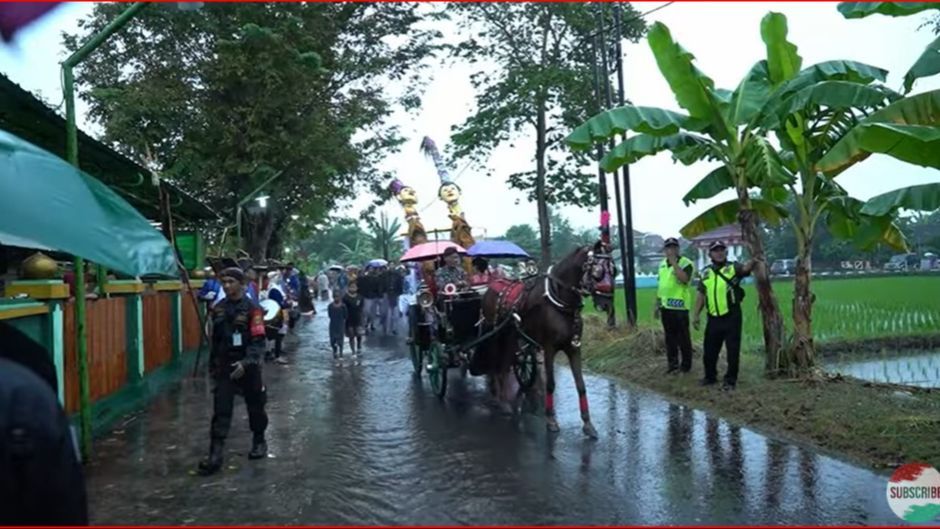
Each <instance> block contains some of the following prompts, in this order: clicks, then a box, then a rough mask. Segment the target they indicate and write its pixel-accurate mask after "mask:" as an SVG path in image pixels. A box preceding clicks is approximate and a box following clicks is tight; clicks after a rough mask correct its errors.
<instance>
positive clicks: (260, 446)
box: [248, 436, 268, 459]
mask: <svg viewBox="0 0 940 529" xmlns="http://www.w3.org/2000/svg"><path fill="white" fill-rule="evenodd" d="M267 456H268V443H266V442H265V441H264V437H258V436H255V437H254V439H252V441H251V452H248V459H264V458H265V457H267Z"/></svg>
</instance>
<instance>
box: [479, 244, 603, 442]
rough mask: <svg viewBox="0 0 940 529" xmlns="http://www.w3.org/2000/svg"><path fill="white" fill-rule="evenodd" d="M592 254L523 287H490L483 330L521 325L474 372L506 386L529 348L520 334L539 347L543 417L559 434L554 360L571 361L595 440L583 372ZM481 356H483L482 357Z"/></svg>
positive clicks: (576, 254) (577, 255)
mask: <svg viewBox="0 0 940 529" xmlns="http://www.w3.org/2000/svg"><path fill="white" fill-rule="evenodd" d="M593 264H594V254H593V252H592V251H591V248H590V247H582V248H578V249H576V250H575V251H573V252H572V253H571V254H569V255H568V256H567V257H565V258H564V259H562V260H561V262H559V263H558V264H557V265H556V266H553V267H551V268H549V269H548V271H547V272H546V273H544V274H540V275H538V276H535V277H533V278H529V279H527V280H526V281H525V283H524V284H522V282H519V281H515V282H511V283H504V284H503V285H502V286H497V285H492V286H491V288H490V289H489V290H488V291H487V292H486V294H485V295H484V296H483V303H482V310H483V328H484V331H486V330H487V329H492V328H494V326H496V325H498V324H499V323H500V322H502V321H504V318H513V317H515V316H514V314H515V315H517V316H518V318H519V319H518V320H517V321H518V322H519V323H518V325H513V324H509V325H506V326H505V327H504V328H503V330H502V331H500V332H499V333H497V334H496V335H495V336H494V337H493V338H492V339H490V340H488V342H487V343H485V344H482V345H481V348H480V349H479V350H478V354H477V355H475V356H477V357H478V358H477V359H476V361H475V362H474V364H477V365H476V366H471V371H472V372H474V371H475V372H476V373H487V374H492V375H494V380H497V381H498V380H504V379H505V375H506V374H507V373H508V372H509V370H510V369H511V368H512V365H513V361H514V359H515V354H516V351H518V350H519V348H520V347H521V346H522V344H523V343H525V338H523V336H522V334H524V335H525V336H526V337H528V338H529V339H531V340H532V341H534V342H536V343H537V344H538V345H539V346H540V347H541V349H542V351H543V353H544V358H545V417H546V421H547V423H546V426H547V428H548V430H549V431H550V432H553V433H554V432H557V431H558V430H559V428H558V421H557V420H556V419H555V406H554V393H555V370H554V366H555V354H556V353H557V352H558V351H559V350H561V351H564V352H565V354H566V355H567V356H568V363H569V365H570V366H571V373H572V375H573V376H574V383H575V386H576V387H577V390H578V396H579V400H580V405H581V420H582V421H583V422H584V427H583V431H584V433H585V435H587V436H588V437H591V438H594V439H596V438H597V431H596V430H595V429H594V426H593V425H592V424H591V415H590V412H589V410H588V400H587V390H586V389H585V386H584V377H583V375H582V372H581V343H580V341H581V331H582V322H581V308H582V306H583V301H582V299H583V298H584V297H585V296H587V295H588V294H589V293H590V292H591V291H592V289H593V283H594V278H593V274H591V273H590V272H591V269H592V266H593ZM480 353H482V354H480Z"/></svg>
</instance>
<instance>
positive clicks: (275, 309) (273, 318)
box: [261, 299, 282, 328]
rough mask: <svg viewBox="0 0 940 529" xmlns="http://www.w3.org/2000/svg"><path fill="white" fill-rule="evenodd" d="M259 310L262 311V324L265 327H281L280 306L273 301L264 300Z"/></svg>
mask: <svg viewBox="0 0 940 529" xmlns="http://www.w3.org/2000/svg"><path fill="white" fill-rule="evenodd" d="M261 310H263V311H264V324H265V326H267V327H278V328H280V327H281V320H282V316H281V306H280V305H279V304H278V303H277V301H274V300H273V299H265V300H263V301H262V302H261Z"/></svg>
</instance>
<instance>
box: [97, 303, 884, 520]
mask: <svg viewBox="0 0 940 529" xmlns="http://www.w3.org/2000/svg"><path fill="white" fill-rule="evenodd" d="M323 308H325V307H320V314H319V315H318V316H317V317H316V318H315V320H314V321H312V322H309V323H307V324H301V325H303V327H302V328H300V325H299V326H298V327H299V328H298V330H297V331H296V332H297V337H296V339H294V340H292V341H291V342H288V346H289V347H290V346H291V345H293V350H291V349H288V351H289V359H290V360H291V365H290V366H287V367H278V366H266V370H265V379H266V383H267V386H268V394H269V395H268V413H269V416H270V426H269V428H268V445H269V449H270V452H271V455H270V457H269V458H268V459H266V460H262V461H249V460H248V459H247V457H246V456H247V452H248V449H249V447H250V433H249V432H248V422H247V416H246V414H245V411H244V410H245V408H244V405H243V403H242V402H241V401H239V402H238V403H237V404H236V408H235V410H236V412H235V417H234V420H233V424H232V432H231V435H230V437H229V440H228V444H227V446H226V456H227V457H226V467H225V469H224V471H223V472H222V473H220V474H218V475H216V476H212V477H209V478H204V477H199V476H196V475H194V473H193V470H194V469H195V465H196V463H197V462H198V460H199V459H200V458H201V457H203V455H204V454H205V451H206V449H207V445H208V425H209V418H210V415H211V400H210V398H209V391H208V385H207V384H206V382H204V381H202V380H192V379H188V380H186V381H185V382H183V383H182V384H181V385H180V386H179V388H178V389H176V390H174V391H171V392H168V393H166V394H165V395H163V396H161V397H159V398H158V399H157V400H156V401H155V402H153V403H152V404H151V405H150V406H149V407H148V408H147V409H146V410H145V411H144V412H142V413H140V414H137V415H135V416H132V417H128V418H127V419H125V420H124V421H123V422H122V423H120V424H118V425H117V426H116V427H115V429H114V431H113V432H112V433H111V434H109V435H106V436H104V437H102V438H101V439H99V440H98V441H97V442H96V444H95V455H94V459H93V460H92V461H91V463H90V464H89V466H88V486H89V496H90V503H91V510H92V518H93V522H94V523H97V524H113V523H138V524H157V523H163V524H306V525H315V524H451V525H453V524H563V523H568V524H705V523H710V524H730V523H736V524H784V523H786V524H898V523H900V520H899V519H898V518H897V517H895V516H894V515H893V514H892V513H891V511H890V510H889V508H888V506H887V503H886V500H885V486H886V479H885V478H884V477H883V476H880V475H877V474H874V473H872V472H870V471H868V470H864V469H860V468H857V467H854V466H851V465H849V464H846V463H843V462H840V461H837V460H834V459H831V458H829V457H825V456H822V455H819V454H816V453H814V452H812V451H810V450H806V449H803V448H800V447H798V446H794V445H792V444H788V443H785V442H778V441H775V440H772V439H768V438H766V437H764V436H762V435H759V434H756V433H754V432H752V431H749V430H747V429H745V428H738V427H736V426H734V425H732V424H729V423H728V422H726V421H724V420H722V419H719V418H716V417H712V416H710V415H707V414H705V413H703V412H700V411H696V410H692V409H689V408H686V407H683V406H678V405H674V404H671V403H670V402H668V401H666V400H665V399H663V398H662V397H659V396H657V395H654V394H651V393H647V392H644V391H640V390H637V389H634V388H631V387H625V386H623V385H621V384H620V383H617V382H614V381H611V380H608V379H605V378H601V377H595V376H587V377H586V378H587V385H588V396H589V399H590V402H591V411H592V415H593V421H594V425H595V426H596V427H597V430H598V433H599V434H600V439H599V440H598V441H590V440H587V439H585V438H584V436H583V435H582V433H581V427H580V417H579V413H578V406H577V398H576V394H575V391H574V383H573V381H572V379H571V376H570V373H569V372H567V370H566V369H564V368H561V367H558V368H557V369H558V378H557V380H559V389H558V390H557V392H556V407H557V408H558V418H559V423H560V424H561V427H562V431H561V433H560V434H557V435H554V436H551V435H549V434H547V432H546V431H545V426H544V421H543V419H542V418H541V417H539V416H535V415H532V414H528V413H525V414H521V415H517V416H515V417H512V416H506V415H503V414H500V413H499V412H498V411H496V410H495V409H494V408H493V407H492V406H491V405H489V404H488V398H487V391H486V388H485V385H484V383H483V381H482V380H481V379H476V378H473V377H469V378H467V379H465V380H461V379H460V376H459V373H457V372H456V370H452V373H451V379H450V384H449V388H448V398H447V400H446V401H445V402H440V401H438V399H437V398H436V397H434V396H433V395H432V393H431V391H430V388H429V387H428V385H427V380H426V377H425V378H423V379H422V380H417V379H416V378H415V376H414V375H413V372H412V367H411V363H410V360H409V359H408V357H407V353H406V348H405V346H404V344H403V343H402V342H401V340H400V339H398V338H393V337H390V338H384V337H382V338H379V337H376V338H370V339H367V343H366V347H365V351H364V355H363V362H362V365H360V366H354V365H350V363H349V362H348V361H347V364H346V365H344V366H343V367H339V368H338V367H335V366H334V365H333V362H332V359H331V357H330V353H329V346H328V343H327V335H326V318H325V310H323Z"/></svg>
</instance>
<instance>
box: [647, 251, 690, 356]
mask: <svg viewBox="0 0 940 529" xmlns="http://www.w3.org/2000/svg"><path fill="white" fill-rule="evenodd" d="M663 252H664V253H665V258H664V259H663V261H662V263H660V264H659V281H658V290H657V293H656V307H655V308H654V309H653V318H661V319H662V322H663V333H664V334H665V336H666V363H667V366H668V367H667V370H666V374H672V373H676V372H678V371H680V370H681V371H682V372H683V373H688V372H689V371H690V370H691V369H692V337H691V336H690V335H689V309H691V308H692V286H691V285H692V276H693V274H694V272H695V265H693V264H692V261H690V260H689V259H687V258H685V257H683V256H681V255H679V241H678V240H676V239H675V238H674V237H670V238H668V239H666V242H665V243H664V244H663ZM679 351H682V363H681V364H680V363H679Z"/></svg>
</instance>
